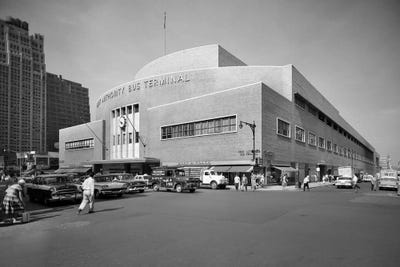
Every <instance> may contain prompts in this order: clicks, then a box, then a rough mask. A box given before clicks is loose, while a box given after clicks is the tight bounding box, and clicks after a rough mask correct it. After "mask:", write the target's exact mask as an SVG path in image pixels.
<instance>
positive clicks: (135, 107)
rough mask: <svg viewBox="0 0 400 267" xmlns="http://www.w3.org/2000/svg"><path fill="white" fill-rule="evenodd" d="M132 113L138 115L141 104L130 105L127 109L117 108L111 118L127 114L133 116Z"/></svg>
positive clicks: (112, 112)
mask: <svg viewBox="0 0 400 267" xmlns="http://www.w3.org/2000/svg"><path fill="white" fill-rule="evenodd" d="M132 112H134V113H138V112H139V104H135V105H129V106H126V107H121V108H117V109H115V110H113V111H111V116H112V117H113V118H115V116H117V117H120V116H123V115H126V114H132Z"/></svg>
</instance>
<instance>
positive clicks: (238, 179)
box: [235, 173, 240, 191]
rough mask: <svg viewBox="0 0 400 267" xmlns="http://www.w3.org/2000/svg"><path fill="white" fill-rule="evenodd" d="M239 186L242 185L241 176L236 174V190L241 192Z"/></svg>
mask: <svg viewBox="0 0 400 267" xmlns="http://www.w3.org/2000/svg"><path fill="white" fill-rule="evenodd" d="M239 184H240V177H239V175H238V174H237V173H236V176H235V188H236V191H238V190H239Z"/></svg>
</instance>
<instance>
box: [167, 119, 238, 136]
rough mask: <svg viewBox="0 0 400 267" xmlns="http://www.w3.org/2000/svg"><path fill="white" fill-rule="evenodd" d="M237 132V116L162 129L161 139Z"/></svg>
mask: <svg viewBox="0 0 400 267" xmlns="http://www.w3.org/2000/svg"><path fill="white" fill-rule="evenodd" d="M235 131H236V115H235V116H229V117H222V118H215V119H209V120H203V121H196V122H189V123H182V124H177V125H169V126H162V127H161V139H162V140H165V139H172V138H180V137H191V136H201V135H210V134H222V133H229V132H235Z"/></svg>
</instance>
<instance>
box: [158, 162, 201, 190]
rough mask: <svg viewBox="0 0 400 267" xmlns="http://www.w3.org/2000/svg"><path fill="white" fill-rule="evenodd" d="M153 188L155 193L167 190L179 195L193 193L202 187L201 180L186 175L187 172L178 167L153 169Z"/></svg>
mask: <svg viewBox="0 0 400 267" xmlns="http://www.w3.org/2000/svg"><path fill="white" fill-rule="evenodd" d="M152 186H153V190H154V191H159V190H166V191H176V192H178V193H180V192H183V191H189V192H190V193H193V192H195V191H196V189H197V188H199V186H200V179H198V178H191V177H189V176H186V175H185V170H184V169H181V168H176V167H156V168H153V174H152Z"/></svg>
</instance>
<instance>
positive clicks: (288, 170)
mask: <svg viewBox="0 0 400 267" xmlns="http://www.w3.org/2000/svg"><path fill="white" fill-rule="evenodd" d="M273 167H274V168H275V169H278V170H281V171H282V172H297V171H298V169H295V168H293V167H286V166H273Z"/></svg>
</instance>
